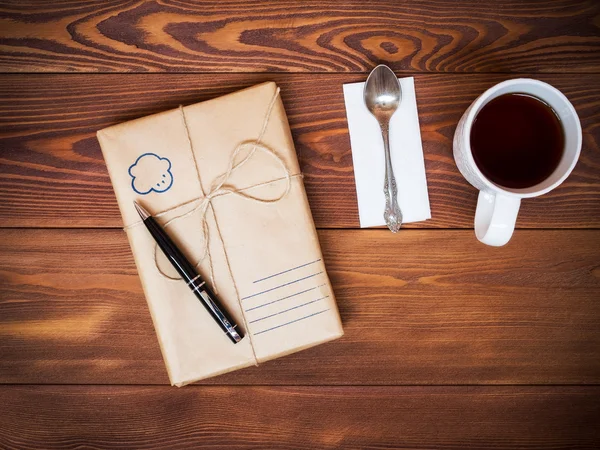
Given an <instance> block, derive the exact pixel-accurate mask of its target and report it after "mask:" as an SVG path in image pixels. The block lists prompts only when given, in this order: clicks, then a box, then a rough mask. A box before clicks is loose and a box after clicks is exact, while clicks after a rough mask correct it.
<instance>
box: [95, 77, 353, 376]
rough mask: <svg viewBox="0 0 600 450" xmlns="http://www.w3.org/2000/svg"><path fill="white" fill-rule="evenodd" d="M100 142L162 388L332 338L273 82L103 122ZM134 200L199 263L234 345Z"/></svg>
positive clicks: (329, 303)
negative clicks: (228, 320)
mask: <svg viewBox="0 0 600 450" xmlns="http://www.w3.org/2000/svg"><path fill="white" fill-rule="evenodd" d="M98 139H99V141H100V145H101V147H102V152H103V154H104V158H105V160H106V164H107V167H108V171H109V174H110V178H111V181H112V184H113V187H114V190H115V194H116V197H117V201H118V203H119V208H120V210H121V214H122V217H123V223H124V228H125V231H126V233H127V236H128V238H129V242H130V244H131V249H132V252H133V255H134V259H135V263H136V266H137V269H138V272H139V275H140V279H141V282H142V286H143V289H144V293H145V296H146V300H147V302H148V307H149V309H150V314H151V316H152V320H153V322H154V327H155V329H156V334H157V337H158V341H159V344H160V348H161V350H162V354H163V357H164V360H165V364H166V367H167V371H168V374H169V378H170V381H171V384H173V385H176V386H182V385H184V384H187V383H191V382H193V381H196V380H201V379H203V378H207V377H211V376H215V375H218V374H222V373H225V372H230V371H233V370H236V369H241V368H244V367H248V366H252V365H257V364H259V363H261V362H264V361H267V360H270V359H273V358H277V357H279V356H284V355H287V354H290V353H293V352H296V351H299V350H302V349H305V348H308V347H312V346H314V345H317V344H320V343H323V342H326V341H330V340H332V339H336V338H338V337H340V336H342V334H343V331H342V326H341V322H340V318H339V314H338V310H337V307H336V303H335V299H334V295H333V291H332V288H331V285H330V282H329V279H328V277H327V273H326V271H325V266H324V263H323V258H322V255H321V249H320V246H319V241H318V236H317V233H316V230H315V227H314V223H313V220H312V216H311V213H310V209H309V205H308V201H307V198H306V193H305V190H304V185H303V180H302V175H301V172H300V169H299V166H298V161H297V158H296V152H295V150H294V145H293V141H292V137H291V133H290V130H289V125H288V123H287V118H286V115H285V111H284V108H283V104H282V102H281V99H280V97H279V89H278V88H277V86H276V85H275V83H271V82H269V83H263V84H260V85H257V86H254V87H251V88H248V89H244V90H242V91H238V92H235V93H232V94H229V95H226V96H223V97H219V98H216V99H213V100H209V101H205V102H202V103H197V104H194V105H190V106H186V107H180V108H179V109H174V110H171V111H166V112H163V113H160V114H155V115H152V116H148V117H144V118H141V119H137V120H133V121H130V122H126V123H122V124H119V125H116V126H112V127H110V128H106V129H104V130H101V131H99V132H98ZM134 201H137V202H139V203H140V204H141V205H143V206H144V207H145V208H146V209H148V210H149V211H150V213H152V214H153V215H154V216H155V218H156V219H157V220H158V222H159V223H161V224H162V225H163V226H164V227H165V230H166V231H167V233H168V234H169V235H170V237H171V238H172V239H173V240H174V241H175V242H176V243H177V245H178V246H179V247H180V248H181V250H182V251H183V252H184V253H185V254H186V256H187V258H188V259H189V260H190V261H193V262H194V263H198V270H199V273H200V274H201V275H202V277H203V278H204V279H205V280H206V281H207V282H208V283H209V285H210V286H211V288H212V289H213V290H215V291H216V292H217V294H218V297H219V300H220V301H221V303H222V305H223V307H224V308H225V309H226V310H227V311H228V312H229V313H230V315H231V316H232V317H233V319H234V320H235V321H236V322H237V324H238V326H239V327H240V329H241V331H242V333H243V334H244V339H242V341H241V342H239V343H238V344H233V343H232V342H231V341H230V340H229V339H228V338H227V337H226V336H225V335H224V334H223V332H222V331H221V330H220V328H219V326H218V325H217V324H216V323H215V322H214V321H213V320H212V318H211V317H210V316H209V314H208V313H207V311H206V310H205V309H204V307H203V305H202V304H201V303H200V302H199V301H198V300H197V299H196V297H195V296H194V295H193V293H192V292H191V290H190V289H189V288H188V287H187V286H186V284H185V283H184V282H183V281H182V280H180V279H178V276H177V273H176V272H175V270H174V268H173V267H171V266H170V264H169V262H168V261H167V259H166V258H165V257H164V255H163V254H162V253H161V251H160V250H157V249H156V244H155V242H154V240H153V239H152V237H151V235H150V234H149V233H148V231H147V230H146V228H145V227H144V225H143V223H142V222H141V220H140V217H139V216H138V214H137V212H136V209H135V207H134V203H133V202H134Z"/></svg>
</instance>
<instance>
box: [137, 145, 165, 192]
mask: <svg viewBox="0 0 600 450" xmlns="http://www.w3.org/2000/svg"><path fill="white" fill-rule="evenodd" d="M129 175H130V176H131V187H132V188H133V190H134V191H135V192H137V193H138V194H141V195H146V194H149V193H150V192H158V193H160V192H166V191H168V190H169V188H170V187H171V186H173V174H172V173H171V161H169V160H168V159H167V158H161V157H160V156H158V155H155V154H154V153H144V154H143V155H141V156H140V157H138V159H136V160H135V162H134V163H133V164H132V165H131V166H129Z"/></svg>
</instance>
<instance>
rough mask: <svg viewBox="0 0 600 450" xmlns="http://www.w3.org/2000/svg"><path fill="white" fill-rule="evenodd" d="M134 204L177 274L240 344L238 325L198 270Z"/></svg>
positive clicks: (230, 336) (228, 335) (152, 219)
mask: <svg viewBox="0 0 600 450" xmlns="http://www.w3.org/2000/svg"><path fill="white" fill-rule="evenodd" d="M133 203H134V204H135V209H137V212H138V213H139V215H140V217H141V218H142V221H143V222H144V225H146V228H148V231H149V232H150V234H151V235H152V237H153V238H154V240H155V241H156V243H157V244H158V246H159V247H160V249H161V250H162V251H163V252H164V254H165V255H166V257H167V259H168V260H169V261H171V264H173V267H175V269H176V270H177V272H179V275H181V277H182V278H183V281H185V282H186V283H187V285H188V286H189V287H190V289H191V290H192V292H193V293H194V295H195V296H196V297H197V298H198V300H200V303H202V304H203V305H204V307H205V308H206V310H207V311H208V312H209V314H210V315H211V316H212V318H213V319H214V320H215V321H216V322H217V323H218V324H219V326H220V327H221V329H222V330H223V331H224V332H225V334H226V335H227V337H228V338H229V339H230V340H231V342H233V343H234V344H237V343H238V342H240V341H241V340H242V337H243V335H241V334H240V333H239V332H238V331H236V329H235V328H236V327H237V325H236V324H235V322H234V321H233V320H231V318H230V317H229V315H228V314H227V313H226V312H225V311H224V310H223V309H222V308H221V307H220V306H219V305H218V303H217V297H216V295H215V294H214V293H213V292H212V291H211V290H210V289H209V287H208V286H207V285H206V282H205V281H204V280H202V277H200V275H198V272H196V269H195V268H194V266H193V265H192V263H190V262H189V261H188V260H187V258H186V257H185V256H183V253H181V250H179V249H178V248H177V246H176V245H175V243H174V242H173V241H172V240H171V238H170V237H169V236H168V235H167V233H165V231H164V230H163V229H162V228H161V227H160V225H159V224H158V222H156V220H154V218H153V217H152V216H151V215H150V214H149V213H148V211H146V210H145V209H144V208H142V207H141V206H140V205H138V204H137V202H133Z"/></svg>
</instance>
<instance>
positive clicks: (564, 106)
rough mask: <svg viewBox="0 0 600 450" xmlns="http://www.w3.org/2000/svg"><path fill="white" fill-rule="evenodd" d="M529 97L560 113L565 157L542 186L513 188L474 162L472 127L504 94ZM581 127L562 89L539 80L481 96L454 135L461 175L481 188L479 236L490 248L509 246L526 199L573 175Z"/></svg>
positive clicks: (477, 220)
mask: <svg viewBox="0 0 600 450" xmlns="http://www.w3.org/2000/svg"><path fill="white" fill-rule="evenodd" d="M511 93H521V94H529V95H532V96H534V97H537V98H538V99H540V100H542V101H544V102H545V103H546V104H548V105H550V107H551V108H552V109H553V110H554V111H555V112H556V114H557V115H558V117H559V119H560V121H561V123H562V126H563V132H564V137H565V144H564V145H565V147H564V150H563V155H562V158H561V160H560V162H559V164H558V166H557V167H556V169H555V170H554V172H553V173H552V174H551V175H550V176H549V177H548V178H546V179H545V180H544V181H542V182H541V183H538V184H536V185H535V186H531V187H528V188H522V189H512V188H507V187H505V186H500V185H497V184H495V183H493V182H492V181H490V180H489V179H488V178H486V177H485V176H484V175H483V174H482V173H481V171H480V170H479V168H478V167H477V165H476V164H475V160H474V159H473V154H472V152H471V142H470V136H471V127H472V126H473V122H474V120H475V118H476V116H477V114H478V113H479V111H481V108H483V106H484V105H486V104H487V103H489V102H490V101H491V100H493V99H495V98H496V97H499V96H501V95H504V94H511ZM581 140H582V137H581V124H580V123H579V117H578V116H577V112H576V111H575V108H573V105H572V104H571V102H569V100H568V99H567V97H565V95H564V94H563V93H562V92H560V91H559V90H558V89H556V88H554V87H552V86H550V85H549V84H548V83H544V82H542V81H538V80H532V79H529V78H518V79H515V80H508V81H504V82H502V83H499V84H497V85H495V86H493V87H491V88H490V89H488V90H487V91H485V92H484V93H483V94H481V95H480V96H479V97H478V98H477V99H476V100H475V101H474V102H473V103H472V104H471V106H469V108H468V109H467V110H466V111H465V113H464V114H463V116H462V117H461V119H460V121H459V123H458V126H457V128H456V132H455V133H454V160H455V161H456V165H457V166H458V169H459V170H460V173H462V175H463V176H464V177H465V178H466V179H467V181H468V182H469V183H471V184H472V185H473V186H474V187H476V188H477V189H479V191H480V192H479V198H478V200H477V210H476V212H475V235H476V236H477V239H479V240H480V241H481V242H483V243H484V244H487V245H492V246H497V247H499V246H501V245H504V244H506V243H507V242H508V241H509V240H510V238H511V236H512V234H513V231H514V229H515V222H516V220H517V215H518V213H519V207H520V205H521V199H522V198H529V197H537V196H539V195H542V194H545V193H546V192H549V191H551V190H552V189H554V188H555V187H557V186H558V185H559V184H561V183H562V182H563V181H564V180H565V178H567V177H568V176H569V174H570V173H571V171H572V170H573V168H574V167H575V164H576V163H577V159H578V158H579V153H580V152H581Z"/></svg>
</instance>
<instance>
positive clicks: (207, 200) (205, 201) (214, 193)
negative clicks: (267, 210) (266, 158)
mask: <svg viewBox="0 0 600 450" xmlns="http://www.w3.org/2000/svg"><path fill="white" fill-rule="evenodd" d="M278 95H279V88H277V90H276V91H275V94H274V95H273V98H272V99H271V102H270V104H269V108H268V109H267V113H266V115H265V119H264V122H263V126H262V129H261V131H260V133H259V135H258V137H257V138H256V140H253V141H244V142H241V143H240V144H238V145H237V146H236V148H235V150H234V151H233V153H232V154H231V158H230V159H229V163H228V166H227V170H226V171H225V172H223V173H222V174H221V175H219V176H218V177H217V178H216V179H215V181H214V182H213V184H212V187H211V189H210V191H209V192H208V193H204V190H203V188H202V182H201V176H200V168H199V167H198V163H197V161H196V154H195V152H194V146H193V143H192V139H191V135H190V130H189V127H188V124H187V120H186V117H185V111H184V109H183V106H180V107H179V111H180V113H181V118H182V121H183V126H184V128H185V133H186V136H187V140H188V143H189V148H190V152H191V154H192V157H193V159H194V165H195V167H196V171H197V174H198V182H199V184H200V190H201V191H202V194H203V195H202V196H201V197H198V198H195V199H193V200H191V201H188V202H185V203H182V204H180V205H177V206H174V207H172V208H169V209H166V210H164V211H161V212H159V213H156V214H154V217H155V218H160V217H163V216H165V215H167V214H169V213H171V212H172V211H174V210H177V209H179V208H182V207H184V206H186V205H190V204H192V203H197V205H196V206H195V207H194V208H192V209H191V210H189V211H187V212H185V213H183V214H179V215H176V216H174V217H172V218H171V219H169V220H168V221H167V222H165V224H164V225H163V228H168V227H169V225H171V224H173V223H174V222H176V221H178V220H181V219H184V218H186V217H189V216H192V215H194V214H196V213H198V215H199V216H200V223H201V225H202V234H203V237H204V239H203V248H202V253H201V257H200V259H199V261H198V262H197V263H196V268H198V267H199V266H200V265H201V264H202V262H203V261H204V260H205V259H206V258H208V261H209V269H210V280H211V284H212V286H213V288H214V289H215V291H217V286H216V285H215V278H214V270H213V263H212V257H211V254H210V245H209V243H210V229H209V226H208V220H207V213H208V210H209V209H211V210H212V212H213V215H214V208H213V204H212V201H213V200H214V199H215V198H217V197H221V196H224V195H236V196H238V197H242V198H245V199H247V200H250V201H254V202H258V203H276V202H278V201H280V200H281V199H283V198H284V197H285V196H286V195H287V194H288V192H289V191H290V189H291V178H292V176H294V177H295V176H301V175H300V174H298V175H291V174H290V171H289V169H288V168H287V166H286V164H285V162H284V160H283V159H282V158H281V157H280V156H279V155H278V154H277V153H276V152H275V151H274V150H273V149H271V148H270V147H268V146H267V145H265V144H263V143H262V138H263V136H264V134H265V132H266V129H267V125H268V123H269V119H270V117H271V112H272V110H273V106H274V105H275V101H276V100H277V96H278ZM248 149H249V151H248V153H247V155H246V156H244V158H242V159H241V161H239V162H237V163H236V158H237V157H238V156H239V155H240V154H241V153H242V152H243V151H245V150H248ZM257 150H261V151H263V152H265V153H267V154H268V155H270V156H271V157H272V158H273V159H274V160H275V161H276V162H277V163H278V164H279V165H280V166H281V169H282V171H283V173H284V176H283V177H281V178H277V179H274V180H269V181H267V182H263V183H259V184H255V185H252V186H248V187H246V188H244V189H236V188H235V187H233V186H231V185H229V184H228V182H229V179H230V178H231V176H232V175H233V173H234V172H235V171H236V170H237V169H239V168H240V167H242V166H243V165H244V164H245V163H246V162H248V161H249V160H250V159H251V158H252V157H253V156H254V154H255V153H256V151H257ZM281 180H285V181H286V187H285V190H284V191H283V192H282V193H281V195H279V196H277V197H275V198H268V199H265V198H261V197H257V196H253V195H251V194H249V193H247V192H245V191H247V190H249V189H251V188H254V187H258V186H263V185H266V184H269V183H272V182H275V181H281ZM141 223H142V222H141V221H140V222H136V223H134V224H132V225H130V226H129V227H125V229H127V228H130V227H133V226H137V225H139V224H141ZM217 229H218V224H217ZM219 234H220V231H219ZM157 249H158V244H155V246H154V263H155V265H156V268H157V269H158V271H159V272H160V274H161V275H163V276H164V277H166V278H169V279H171V280H179V278H174V277H171V276H169V275H167V274H166V273H164V272H163V271H162V270H161V268H160V266H159V264H158V259H157ZM227 265H229V262H227ZM229 270H230V271H231V268H230V267H229Z"/></svg>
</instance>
